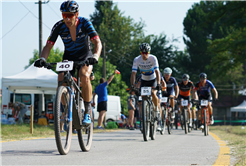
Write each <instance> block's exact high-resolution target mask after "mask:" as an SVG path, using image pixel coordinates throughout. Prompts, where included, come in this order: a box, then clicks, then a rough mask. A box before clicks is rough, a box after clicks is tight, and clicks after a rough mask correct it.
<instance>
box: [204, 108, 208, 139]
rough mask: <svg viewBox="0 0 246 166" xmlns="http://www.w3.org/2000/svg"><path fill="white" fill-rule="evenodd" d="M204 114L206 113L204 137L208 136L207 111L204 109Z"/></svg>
mask: <svg viewBox="0 0 246 166" xmlns="http://www.w3.org/2000/svg"><path fill="white" fill-rule="evenodd" d="M203 113H204V136H207V135H208V124H207V118H208V117H207V109H204V110H203Z"/></svg>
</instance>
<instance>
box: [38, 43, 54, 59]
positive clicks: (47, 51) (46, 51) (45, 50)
mask: <svg viewBox="0 0 246 166" xmlns="http://www.w3.org/2000/svg"><path fill="white" fill-rule="evenodd" d="M52 47H53V45H52V44H49V43H47V44H46V45H45V46H44V48H43V50H42V52H41V55H40V58H41V57H44V58H45V59H46V60H47V58H48V56H49V54H50V50H51V49H52Z"/></svg>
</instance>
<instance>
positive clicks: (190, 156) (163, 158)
mask: <svg viewBox="0 0 246 166" xmlns="http://www.w3.org/2000/svg"><path fill="white" fill-rule="evenodd" d="M1 145H2V151H1V157H2V159H1V161H2V165H213V164H214V162H215V161H216V159H217V157H218V154H219V150H220V148H219V145H218V143H217V142H216V140H215V139H214V138H213V137H212V136H210V135H209V136H206V137H205V136H204V135H203V133H202V132H201V131H200V130H198V131H196V130H195V131H194V130H193V131H192V132H191V133H189V134H187V135H185V134H184V131H183V130H181V129H179V130H173V134H172V135H168V133H167V132H165V134H164V135H160V133H157V135H156V140H149V141H148V142H145V141H143V136H142V134H141V132H140V131H139V130H134V131H130V130H120V131H116V132H106V133H94V135H93V143H92V147H91V150H90V151H89V152H82V151H81V150H80V147H79V143H78V139H77V136H76V135H74V136H73V137H72V145H71V148H70V151H69V153H68V155H60V154H59V152H58V150H57V148H56V143H55V138H45V139H34V140H25V141H13V142H4V143H2V144H1Z"/></svg>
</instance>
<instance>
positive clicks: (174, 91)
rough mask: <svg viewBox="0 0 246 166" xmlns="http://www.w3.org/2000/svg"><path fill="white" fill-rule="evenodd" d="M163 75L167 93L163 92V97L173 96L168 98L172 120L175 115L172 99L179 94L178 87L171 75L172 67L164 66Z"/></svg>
mask: <svg viewBox="0 0 246 166" xmlns="http://www.w3.org/2000/svg"><path fill="white" fill-rule="evenodd" d="M163 75H164V81H165V82H166V84H167V93H166V94H164V95H163V96H165V97H173V98H172V99H169V103H170V105H171V109H172V113H173V115H172V120H173V119H174V117H175V112H174V111H173V110H174V106H175V101H174V99H177V98H178V94H179V87H178V84H177V81H176V79H175V78H174V77H172V76H171V75H172V69H171V68H170V67H166V68H165V69H164V71H163Z"/></svg>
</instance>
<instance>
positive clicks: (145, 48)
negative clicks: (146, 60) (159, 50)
mask: <svg viewBox="0 0 246 166" xmlns="http://www.w3.org/2000/svg"><path fill="white" fill-rule="evenodd" d="M139 50H140V51H141V52H150V50H151V47H150V45H149V44H148V43H143V44H141V45H140V46H139Z"/></svg>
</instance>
